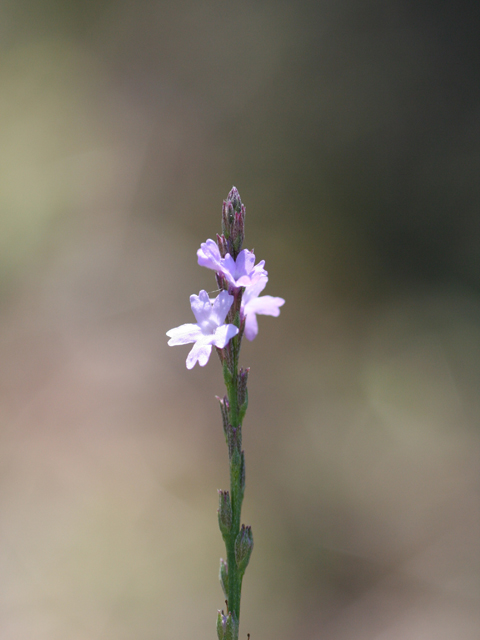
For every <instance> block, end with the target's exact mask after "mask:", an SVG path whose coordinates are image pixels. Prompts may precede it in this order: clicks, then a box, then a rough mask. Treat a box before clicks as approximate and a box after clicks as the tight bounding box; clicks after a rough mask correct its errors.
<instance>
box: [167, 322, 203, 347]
mask: <svg viewBox="0 0 480 640" xmlns="http://www.w3.org/2000/svg"><path fill="white" fill-rule="evenodd" d="M167 336H168V337H169V338H170V340H169V341H168V344H169V346H170V347H173V346H175V345H177V344H190V343H191V342H196V341H197V340H198V339H199V338H200V337H201V336H202V330H201V329H200V327H199V326H198V324H192V323H188V324H182V325H180V326H179V327H175V328H174V329H170V331H167Z"/></svg>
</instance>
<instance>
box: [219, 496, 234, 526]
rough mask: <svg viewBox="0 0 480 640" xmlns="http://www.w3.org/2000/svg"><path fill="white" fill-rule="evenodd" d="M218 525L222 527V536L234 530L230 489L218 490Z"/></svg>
mask: <svg viewBox="0 0 480 640" xmlns="http://www.w3.org/2000/svg"><path fill="white" fill-rule="evenodd" d="M218 499H219V500H218V501H219V507H218V525H219V527H220V531H221V532H222V536H223V537H225V536H228V534H229V533H230V532H231V530H232V519H233V515H232V505H231V502H230V494H229V493H228V491H219V492H218Z"/></svg>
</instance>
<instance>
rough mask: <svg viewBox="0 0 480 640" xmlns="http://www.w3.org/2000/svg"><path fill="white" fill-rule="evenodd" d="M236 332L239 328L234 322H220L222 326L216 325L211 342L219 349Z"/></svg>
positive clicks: (225, 344) (224, 345)
mask: <svg viewBox="0 0 480 640" xmlns="http://www.w3.org/2000/svg"><path fill="white" fill-rule="evenodd" d="M238 332H239V328H238V327H236V326H235V325H234V324H222V326H221V327H218V329H217V330H216V331H215V337H214V342H213V344H214V345H215V346H216V347H218V348H219V349H223V348H224V347H226V346H227V344H228V343H229V342H230V340H231V339H232V338H233V337H234V336H236V335H237V333H238Z"/></svg>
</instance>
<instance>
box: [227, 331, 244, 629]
mask: <svg viewBox="0 0 480 640" xmlns="http://www.w3.org/2000/svg"><path fill="white" fill-rule="evenodd" d="M237 340H238V339H237V338H234V340H232V343H233V344H232V345H231V353H230V355H231V360H230V367H229V371H228V374H227V372H226V371H225V374H226V375H225V385H226V387H227V395H228V403H229V418H230V425H231V433H230V435H229V439H230V440H231V441H232V442H230V443H229V458H230V496H231V504H232V529H231V532H230V534H229V535H227V536H225V547H226V551H227V565H228V610H229V612H230V613H232V615H233V616H234V617H235V619H236V621H237V624H238V622H239V618H240V597H241V589H242V577H243V574H240V571H239V569H238V566H237V561H236V558H235V540H236V538H237V536H238V534H239V532H240V520H241V511H242V502H243V479H242V466H243V456H242V452H241V447H242V436H241V429H242V425H241V423H240V419H239V417H240V416H239V407H238V351H239V345H238V342H237Z"/></svg>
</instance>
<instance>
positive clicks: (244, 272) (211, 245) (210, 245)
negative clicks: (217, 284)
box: [197, 240, 268, 287]
mask: <svg viewBox="0 0 480 640" xmlns="http://www.w3.org/2000/svg"><path fill="white" fill-rule="evenodd" d="M197 256H198V264H199V265H200V266H201V267H207V269H213V270H214V271H219V272H221V273H223V275H224V276H225V278H226V280H227V281H228V282H229V283H230V284H231V285H232V286H234V287H248V286H250V285H253V284H255V283H256V282H257V281H258V280H259V279H260V278H262V277H263V276H265V277H266V276H267V275H268V273H267V272H266V271H265V269H264V268H263V265H264V264H265V260H261V261H260V262H259V263H258V264H257V265H255V255H254V254H253V253H252V252H251V251H249V250H248V249H244V250H243V251H240V253H239V254H238V256H237V259H236V260H234V259H233V258H232V256H231V255H230V254H229V253H227V255H226V256H225V258H222V256H221V254H220V250H219V248H218V246H217V243H216V242H214V241H213V240H207V241H206V242H202V245H201V247H200V249H199V250H198V251H197Z"/></svg>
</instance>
